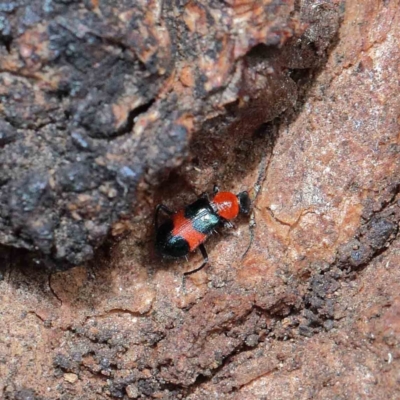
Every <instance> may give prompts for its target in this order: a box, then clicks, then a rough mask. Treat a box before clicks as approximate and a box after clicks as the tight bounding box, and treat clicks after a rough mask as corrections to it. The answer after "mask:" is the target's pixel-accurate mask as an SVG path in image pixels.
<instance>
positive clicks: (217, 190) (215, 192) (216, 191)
mask: <svg viewBox="0 0 400 400" xmlns="http://www.w3.org/2000/svg"><path fill="white" fill-rule="evenodd" d="M213 192H214V194H217V193H218V192H219V187H218V186H217V185H214V187H213Z"/></svg>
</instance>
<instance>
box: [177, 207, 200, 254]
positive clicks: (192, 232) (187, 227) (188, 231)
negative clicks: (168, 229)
mask: <svg viewBox="0 0 400 400" xmlns="http://www.w3.org/2000/svg"><path fill="white" fill-rule="evenodd" d="M172 221H173V222H174V229H173V230H172V235H174V236H181V237H183V238H184V239H185V240H186V241H187V242H188V244H189V247H190V251H193V250H194V249H196V248H197V247H199V245H200V244H201V243H203V242H204V241H205V240H206V239H207V235H205V234H204V233H201V232H198V231H196V229H194V227H193V225H192V221H190V219H187V218H185V210H181V211H178V212H177V213H176V214H174V215H173V216H172Z"/></svg>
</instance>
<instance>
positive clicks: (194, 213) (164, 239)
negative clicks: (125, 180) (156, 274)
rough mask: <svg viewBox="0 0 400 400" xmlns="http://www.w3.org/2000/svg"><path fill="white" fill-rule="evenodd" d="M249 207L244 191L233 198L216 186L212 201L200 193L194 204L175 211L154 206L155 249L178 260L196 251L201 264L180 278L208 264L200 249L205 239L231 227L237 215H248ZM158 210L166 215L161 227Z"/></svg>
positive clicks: (206, 255)
mask: <svg viewBox="0 0 400 400" xmlns="http://www.w3.org/2000/svg"><path fill="white" fill-rule="evenodd" d="M250 206H251V201H250V197H249V194H248V192H246V191H243V192H240V193H239V194H237V195H236V194H234V193H231V192H220V191H219V189H218V187H217V186H214V196H213V198H212V199H210V198H209V196H208V194H207V193H203V194H202V195H201V196H200V197H199V198H198V199H197V200H196V201H195V202H193V203H191V204H189V205H187V206H186V207H184V208H183V209H181V210H179V211H177V212H174V211H172V210H170V209H169V208H168V207H167V206H165V205H164V204H158V205H157V207H156V211H155V227H156V249H157V250H158V252H159V253H161V254H162V255H163V256H166V257H170V258H179V257H185V256H187V255H188V254H189V253H190V252H191V251H194V250H196V249H197V248H199V249H200V251H201V254H202V256H203V259H204V260H203V263H202V265H201V266H200V267H199V268H196V269H195V270H193V271H189V272H186V273H185V274H184V275H189V274H192V273H194V272H197V271H199V270H201V269H202V268H203V267H204V266H205V265H206V264H207V262H208V254H207V250H206V248H205V247H204V242H205V241H206V239H207V238H208V237H209V236H210V235H211V234H212V232H213V231H214V230H215V228H217V227H220V226H224V227H227V228H231V227H232V226H233V225H232V223H231V222H230V221H231V220H233V219H235V218H236V217H237V216H238V215H239V214H240V213H243V214H248V213H249V212H250ZM160 211H163V212H164V213H165V214H167V215H168V219H166V220H165V221H164V222H163V223H162V224H161V225H160V224H159V214H160Z"/></svg>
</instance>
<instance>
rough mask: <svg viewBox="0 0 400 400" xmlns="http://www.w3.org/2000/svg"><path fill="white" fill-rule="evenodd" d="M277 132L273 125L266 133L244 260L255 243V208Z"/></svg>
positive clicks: (253, 196)
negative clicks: (270, 130) (264, 148)
mask: <svg viewBox="0 0 400 400" xmlns="http://www.w3.org/2000/svg"><path fill="white" fill-rule="evenodd" d="M276 133H277V127H276V126H273V129H272V132H271V133H270V134H268V132H266V133H265V137H266V142H267V143H266V150H267V151H265V152H264V153H263V155H262V157H261V161H260V164H259V167H258V176H257V180H256V183H255V184H254V186H253V189H252V191H251V195H252V196H251V197H252V199H251V204H252V210H251V214H250V221H249V231H250V241H249V244H248V246H247V248H246V250H245V252H244V253H243V255H242V257H241V259H242V260H243V259H244V257H245V256H246V254H247V253H248V252H249V250H250V248H251V246H252V244H253V240H254V228H255V227H256V225H257V223H256V217H255V213H254V208H255V204H256V201H257V198H258V195H259V194H260V191H261V188H262V187H263V184H264V181H265V179H266V177H267V170H268V167H269V164H270V162H271V158H272V150H273V148H274V145H275V141H276V137H277V135H276ZM268 149H270V151H268Z"/></svg>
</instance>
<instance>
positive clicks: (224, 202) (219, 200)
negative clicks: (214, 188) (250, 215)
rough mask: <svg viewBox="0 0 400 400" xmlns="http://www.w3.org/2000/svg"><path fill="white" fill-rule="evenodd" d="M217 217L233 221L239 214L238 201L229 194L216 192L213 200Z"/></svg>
mask: <svg viewBox="0 0 400 400" xmlns="http://www.w3.org/2000/svg"><path fill="white" fill-rule="evenodd" d="M212 202H213V204H214V205H215V208H216V209H217V212H218V215H219V216H220V217H222V218H225V219H227V220H230V219H234V218H236V217H237V216H238V214H239V201H238V198H237V196H236V195H234V194H233V193H231V192H218V193H217V194H216V195H215V196H214V198H213V200H212Z"/></svg>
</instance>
